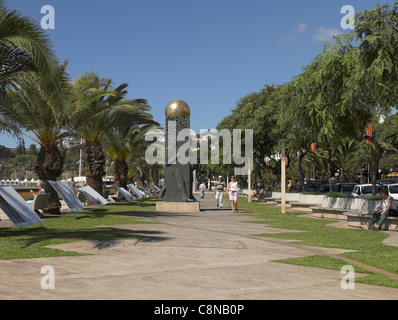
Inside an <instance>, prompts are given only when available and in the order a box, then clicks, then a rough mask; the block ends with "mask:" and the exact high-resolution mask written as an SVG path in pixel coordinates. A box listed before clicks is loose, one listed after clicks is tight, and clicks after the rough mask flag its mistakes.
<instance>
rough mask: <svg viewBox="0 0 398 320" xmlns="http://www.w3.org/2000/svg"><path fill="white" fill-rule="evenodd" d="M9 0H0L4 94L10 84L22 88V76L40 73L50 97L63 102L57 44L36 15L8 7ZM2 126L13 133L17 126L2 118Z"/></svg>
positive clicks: (1, 91)
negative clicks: (31, 16) (14, 126)
mask: <svg viewBox="0 0 398 320" xmlns="http://www.w3.org/2000/svg"><path fill="white" fill-rule="evenodd" d="M5 2H6V1H4V0H0V95H2V96H4V94H5V93H6V90H7V88H9V89H14V88H18V87H19V85H20V81H21V77H23V78H26V77H30V76H31V75H32V74H40V75H41V76H42V78H41V79H42V80H41V82H42V84H41V85H42V87H44V86H45V87H46V91H47V94H48V99H49V100H50V101H53V102H54V103H58V104H59V103H61V102H62V99H63V98H62V89H61V88H60V87H59V81H60V80H61V79H62V73H60V72H59V71H60V70H59V68H58V62H57V58H56V54H55V52H54V49H53V48H54V44H53V43H52V41H51V40H50V39H49V37H48V35H47V34H46V33H45V32H44V30H43V29H42V28H41V27H40V25H39V24H38V23H37V22H36V21H35V20H34V19H32V18H30V17H28V16H25V15H23V14H22V12H21V11H18V10H12V9H8V8H7V7H6V5H5ZM33 80H34V79H32V81H33ZM0 129H3V130H8V131H9V132H11V133H13V132H12V130H13V129H14V128H11V127H10V126H9V125H7V123H5V122H4V121H1V120H0Z"/></svg>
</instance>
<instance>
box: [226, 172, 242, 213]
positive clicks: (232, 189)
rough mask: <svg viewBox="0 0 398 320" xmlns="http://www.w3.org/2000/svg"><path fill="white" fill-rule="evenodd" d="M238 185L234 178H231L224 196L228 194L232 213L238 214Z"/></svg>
mask: <svg viewBox="0 0 398 320" xmlns="http://www.w3.org/2000/svg"><path fill="white" fill-rule="evenodd" d="M239 188H240V186H239V184H238V182H236V181H235V177H234V176H231V182H230V183H229V184H228V188H227V191H226V192H225V194H227V193H228V194H229V200H230V201H231V207H232V213H235V212H238V191H239Z"/></svg>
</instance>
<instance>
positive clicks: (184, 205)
mask: <svg viewBox="0 0 398 320" xmlns="http://www.w3.org/2000/svg"><path fill="white" fill-rule="evenodd" d="M156 211H160V212H180V213H189V212H200V202H199V201H197V202H164V201H159V202H156Z"/></svg>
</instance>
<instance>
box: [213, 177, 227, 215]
mask: <svg viewBox="0 0 398 320" xmlns="http://www.w3.org/2000/svg"><path fill="white" fill-rule="evenodd" d="M224 190H225V183H224V182H223V181H222V176H219V177H218V181H217V182H216V183H215V184H214V194H215V195H216V205H217V207H220V208H222V207H223V205H224Z"/></svg>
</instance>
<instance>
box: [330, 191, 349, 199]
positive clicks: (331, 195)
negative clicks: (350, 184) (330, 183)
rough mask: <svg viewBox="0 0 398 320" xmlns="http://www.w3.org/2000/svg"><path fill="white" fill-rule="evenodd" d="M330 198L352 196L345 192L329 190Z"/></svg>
mask: <svg viewBox="0 0 398 320" xmlns="http://www.w3.org/2000/svg"><path fill="white" fill-rule="evenodd" d="M326 196H328V197H329V198H349V197H350V196H349V195H348V194H346V193H343V192H329V193H327V194H326Z"/></svg>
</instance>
